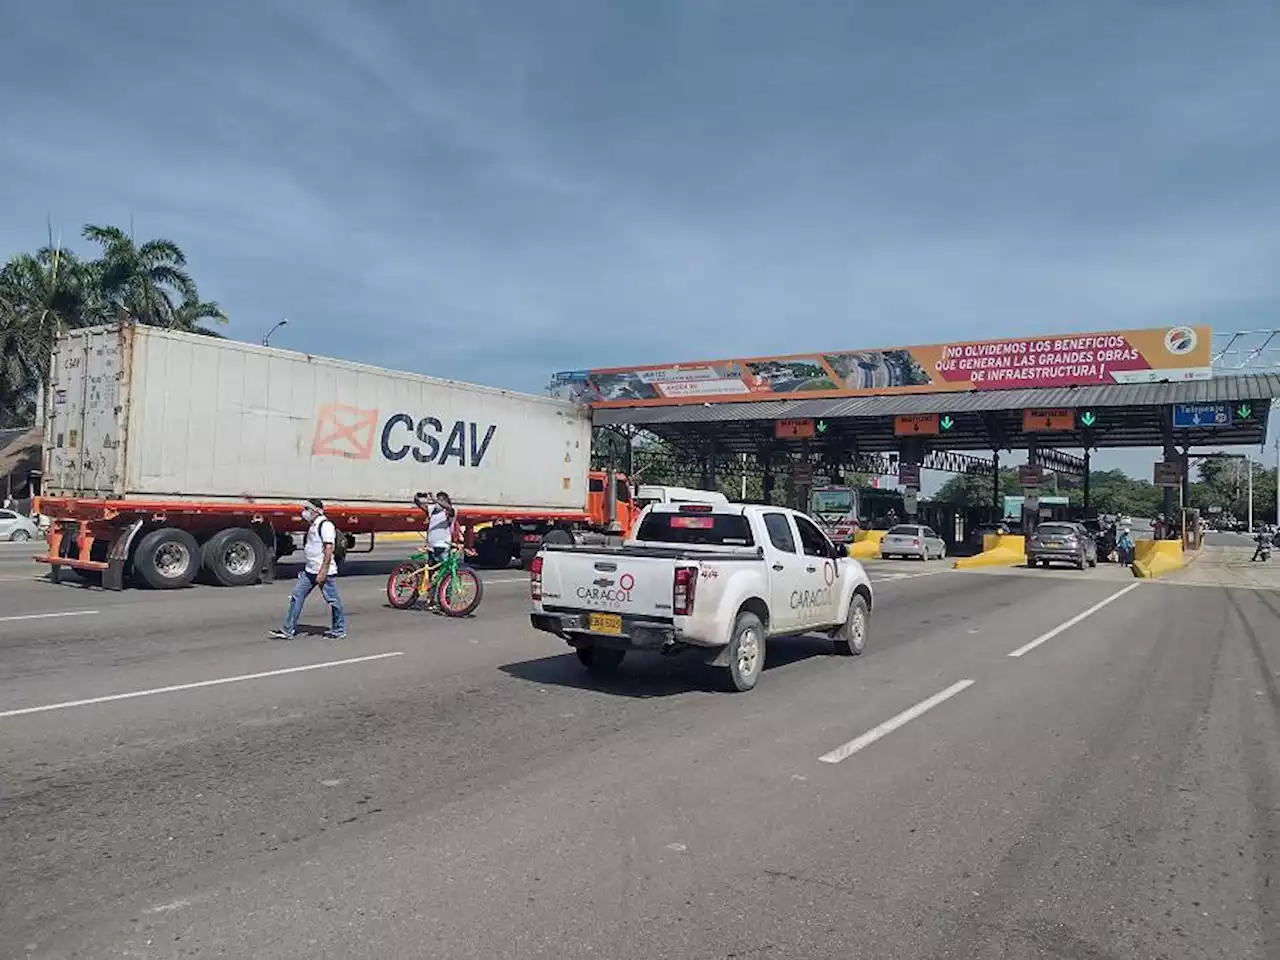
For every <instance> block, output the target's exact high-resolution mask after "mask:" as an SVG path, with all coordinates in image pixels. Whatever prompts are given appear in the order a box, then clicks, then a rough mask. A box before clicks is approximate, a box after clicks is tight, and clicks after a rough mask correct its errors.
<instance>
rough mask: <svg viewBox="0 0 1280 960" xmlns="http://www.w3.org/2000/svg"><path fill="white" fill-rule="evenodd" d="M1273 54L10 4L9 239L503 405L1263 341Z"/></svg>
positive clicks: (5, 174)
mask: <svg viewBox="0 0 1280 960" xmlns="http://www.w3.org/2000/svg"><path fill="white" fill-rule="evenodd" d="M1278 40H1280V4H1277V3H1274V2H1258V3H1248V2H1233V3H1229V4H1228V3H1217V4H1215V3H1209V2H1199V0H1195V2H1193V0H1159V2H1156V0H1149V2H1148V0H1143V2H1130V3H1122V2H1109V3H1107V2H1097V3H1095V2H1073V3H1028V2H1025V0H1021V2H985V3H984V2H971V3H954V2H936V3H927V2H915V3H900V4H892V3H872V2H863V3H858V2H853V0H843V2H826V0H808V2H804V3H793V4H785V5H784V4H783V3H781V2H763V0H644V2H637V0H631V2H625V3H624V2H606V0H580V2H563V0H538V2H528V0H512V2H484V0H476V2H462V0H448V2H445V0H420V2H416V3H399V2H397V3H374V2H354V0H352V2H332V0H306V2H303V0H280V2H272V0H259V2H255V3H249V2H242V0H228V2H210V3H201V4H195V3H172V2H170V3H160V2H154V0H130V2H128V3H118V4H104V3H100V2H93V0H63V2H61V3H58V4H53V5H50V4H36V3H27V4H11V5H8V7H7V9H6V12H5V15H4V33H3V36H0V106H2V108H3V115H4V117H5V125H4V135H3V137H2V138H0V184H3V192H4V203H3V210H4V215H3V217H0V254H3V255H6V256H7V255H8V254H9V253H11V252H16V251H17V250H19V249H23V248H31V247H34V246H37V245H39V244H40V243H41V242H43V240H44V236H45V223H46V219H47V218H50V219H51V220H52V222H53V225H54V229H55V231H59V230H60V231H61V232H62V233H63V234H64V235H65V236H67V237H73V236H74V235H75V233H76V232H77V231H78V228H79V226H80V224H82V223H84V222H86V221H95V222H114V223H118V224H121V225H127V224H128V223H129V222H130V220H131V219H132V223H133V225H134V229H135V231H136V233H137V234H138V235H139V236H140V237H149V236H156V235H159V236H166V237H169V238H171V239H174V240H176V241H178V242H179V243H180V244H181V245H182V247H183V248H184V249H185V250H186V251H187V253H188V255H189V258H190V261H191V266H192V269H193V271H194V272H195V275H196V278H197V280H198V281H199V282H200V285H201V290H202V292H203V293H204V294H205V295H206V296H207V297H211V298H214V299H217V300H218V301H219V302H221V303H222V304H223V306H224V308H225V309H226V310H227V312H228V313H229V314H230V316H231V318H232V323H231V327H230V331H229V332H230V333H231V334H232V335H233V336H237V337H241V338H244V339H257V338H259V337H260V336H261V335H262V333H263V332H264V331H265V330H266V329H267V328H268V327H270V326H271V325H272V324H273V323H274V322H275V321H276V320H277V319H279V318H280V317H288V318H289V320H290V325H289V327H287V328H286V329H285V330H282V331H281V332H280V333H279V334H277V340H276V341H275V342H277V343H278V344H279V345H282V346H290V347H295V348H299V349H306V350H311V351H314V352H319V353H329V354H334V355H338V356H344V357H349V358H352V359H358V360H363V361H367V362H371V363H376V364H382V365H387V366H394V367H398V368H408V369H415V370H418V371H421V372H424V373H431V374H435V375H443V376H452V377H457V378H459V379H464V380H473V381H477V382H483V383H492V384H496V385H501V386H509V387H514V388H518V389H525V390H536V389H538V388H540V387H541V386H542V385H543V384H544V383H545V382H546V379H547V375H548V374H549V373H551V372H552V371H554V370H556V369H565V368H576V367H585V366H593V365H595V366H599V365H612V364H625V363H636V362H647V361H663V360H681V359H695V358H700V357H705V356H722V355H735V354H736V355H741V354H757V353H770V352H794V351H801V350H808V349H815V348H819V349H821V348H858V347H874V346H884V345H894V344H902V343H930V342H937V341H940V340H951V339H958V338H976V337H981V336H990V335H1018V334H1030V333H1038V332H1046V333H1048V332H1058V331H1073V330H1088V329H1100V328H1110V327H1143V326H1158V325H1164V324H1167V323H1171V322H1204V323H1210V324H1212V325H1213V326H1215V328H1218V329H1238V328H1242V327H1258V326H1265V325H1267V324H1269V323H1277V322H1280V268H1278V266H1277V265H1278V264H1280V166H1278V165H1277V160H1278V159H1280V123H1278V122H1277V119H1276V117H1277V115H1276V107H1275V104H1276V91H1277V90H1280V56H1277V55H1276V50H1277V49H1278V48H1280V44H1278ZM1144 472H1145V471H1144Z"/></svg>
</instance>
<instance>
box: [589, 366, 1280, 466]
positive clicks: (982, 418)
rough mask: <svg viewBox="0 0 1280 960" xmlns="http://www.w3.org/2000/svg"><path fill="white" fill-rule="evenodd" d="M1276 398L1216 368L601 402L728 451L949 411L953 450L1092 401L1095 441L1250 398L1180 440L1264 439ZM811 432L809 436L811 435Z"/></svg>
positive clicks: (625, 420) (865, 432)
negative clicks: (1224, 421)
mask: <svg viewBox="0 0 1280 960" xmlns="http://www.w3.org/2000/svg"><path fill="white" fill-rule="evenodd" d="M1276 398H1280V373H1270V372H1268V373H1250V374H1242V375H1237V376H1218V377H1214V378H1212V379H1210V380H1190V381H1183V382H1177V383H1134V384H1106V385H1102V386H1085V387H1053V388H1039V389H1022V390H1017V389H1015V390H985V391H976V390H975V391H970V392H966V393H960V392H955V393H914V394H894V395H891V396H864V397H835V398H826V399H803V398H796V399H794V400H768V401H760V402H748V403H702V404H696V403H695V404H682V405H676V406H669V407H662V406H648V407H612V408H603V409H597V410H596V411H595V413H594V421H595V423H596V425H597V426H631V427H636V428H638V429H643V430H647V431H649V432H650V433H653V434H656V435H658V436H660V437H662V438H664V439H667V440H669V441H671V442H673V443H677V444H679V443H681V442H688V441H690V440H701V441H706V440H711V439H714V441H715V443H716V446H717V448H718V449H720V450H723V451H724V452H742V453H751V452H755V451H758V450H760V449H761V448H762V446H767V445H773V446H775V447H779V448H789V447H792V446H794V447H796V448H797V449H798V448H799V447H800V446H801V445H802V444H803V443H804V441H786V440H776V439H775V438H774V435H773V429H772V423H773V421H776V420H789V419H815V420H823V421H826V424H827V426H828V429H827V431H826V432H825V433H824V434H823V436H822V437H821V440H820V441H817V442H818V443H819V445H844V446H846V447H853V448H855V449H856V450H857V451H858V452H865V453H874V452H885V451H890V450H895V449H897V448H898V447H899V446H900V445H901V442H902V440H901V438H899V437H895V436H894V431H893V418H894V417H895V416H900V415H910V414H931V413H936V414H940V415H946V416H949V417H951V418H952V420H953V421H954V427H953V429H952V430H950V431H948V432H947V434H946V435H945V436H943V437H938V438H930V439H931V441H932V443H933V444H934V445H936V446H938V447H940V448H941V447H945V448H946V449H952V450H990V449H993V448H1000V449H1005V448H1008V449H1024V448H1026V447H1027V446H1028V445H1029V442H1030V438H1029V437H1028V436H1027V435H1025V434H1023V432H1022V411H1023V410H1024V409H1026V408H1074V409H1081V408H1087V409H1090V410H1094V411H1095V412H1096V414H1097V423H1096V426H1095V428H1094V429H1093V430H1091V431H1090V439H1091V441H1092V446H1094V447H1135V446H1159V445H1161V443H1162V441H1163V437H1164V430H1165V421H1166V418H1167V417H1168V411H1169V409H1170V406H1171V405H1172V404H1179V403H1228V404H1232V405H1240V404H1246V405H1248V406H1249V407H1250V410H1251V415H1250V417H1249V418H1241V419H1240V420H1239V421H1237V420H1235V419H1233V422H1232V423H1231V424H1230V425H1228V426H1223V427H1217V428H1206V429H1200V430H1179V431H1178V432H1177V434H1176V439H1177V441H1178V442H1179V444H1180V445H1182V446H1232V445H1248V444H1261V443H1262V442H1263V441H1264V440H1265V439H1266V432H1267V420H1268V415H1269V411H1270V406H1271V401H1272V400H1274V399H1276ZM811 442H812V441H811ZM1035 442H1036V443H1037V444H1038V445H1040V446H1046V447H1053V446H1058V447H1080V446H1082V444H1083V437H1082V436H1081V434H1080V433H1079V432H1064V433H1059V434H1038V435H1036V438H1035Z"/></svg>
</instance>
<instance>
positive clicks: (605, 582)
mask: <svg viewBox="0 0 1280 960" xmlns="http://www.w3.org/2000/svg"><path fill="white" fill-rule="evenodd" d="M591 582H592V583H594V584H595V585H596V586H597V587H612V586H613V581H612V580H610V579H609V578H608V577H598V578H597V579H595V580H592V581H591Z"/></svg>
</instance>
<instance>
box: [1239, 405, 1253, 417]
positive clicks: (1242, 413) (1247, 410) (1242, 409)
mask: <svg viewBox="0 0 1280 960" xmlns="http://www.w3.org/2000/svg"><path fill="white" fill-rule="evenodd" d="M1236 416H1237V417H1238V418H1239V419H1241V420H1248V419H1249V418H1250V417H1251V416H1253V407H1251V406H1249V404H1247V403H1242V404H1240V406H1238V407H1236Z"/></svg>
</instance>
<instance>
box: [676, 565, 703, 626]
mask: <svg viewBox="0 0 1280 960" xmlns="http://www.w3.org/2000/svg"><path fill="white" fill-rule="evenodd" d="M697 589H698V568H697V567H676V576H675V582H674V583H673V584H672V586H671V612H672V613H673V614H675V615H676V616H677V617H687V616H688V615H689V614H691V613H693V598H694V595H695V594H696V593H697Z"/></svg>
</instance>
